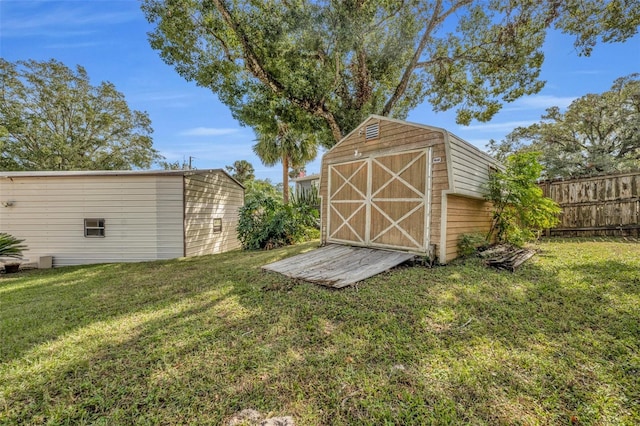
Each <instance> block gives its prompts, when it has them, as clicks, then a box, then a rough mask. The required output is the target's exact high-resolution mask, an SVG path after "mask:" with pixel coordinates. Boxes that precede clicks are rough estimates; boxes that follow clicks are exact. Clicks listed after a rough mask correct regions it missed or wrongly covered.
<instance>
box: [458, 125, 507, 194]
mask: <svg viewBox="0 0 640 426" xmlns="http://www.w3.org/2000/svg"><path fill="white" fill-rule="evenodd" d="M449 148H450V156H451V160H450V161H451V172H452V173H451V174H452V176H453V185H452V187H453V188H452V189H453V190H454V192H455V193H457V194H462V195H466V196H470V197H477V198H483V194H484V191H485V189H484V185H485V183H486V182H487V180H488V179H489V167H497V162H496V161H495V160H494V159H493V158H491V157H490V156H489V155H487V154H485V153H484V152H482V151H480V150H479V149H477V148H476V147H474V146H473V145H470V144H469V143H467V142H465V141H463V140H461V139H460V138H458V137H456V136H454V135H452V134H449Z"/></svg>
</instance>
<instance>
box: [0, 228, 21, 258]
mask: <svg viewBox="0 0 640 426" xmlns="http://www.w3.org/2000/svg"><path fill="white" fill-rule="evenodd" d="M23 242H24V240H19V239H18V238H16V237H14V236H13V235H9V234H6V233H4V232H0V257H21V256H22V251H23V250H26V249H27V246H25V245H24V244H22V243H23Z"/></svg>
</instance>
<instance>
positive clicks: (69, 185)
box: [0, 175, 184, 266]
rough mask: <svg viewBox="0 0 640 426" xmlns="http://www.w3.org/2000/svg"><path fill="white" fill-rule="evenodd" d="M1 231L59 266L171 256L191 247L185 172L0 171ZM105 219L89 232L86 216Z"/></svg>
mask: <svg viewBox="0 0 640 426" xmlns="http://www.w3.org/2000/svg"><path fill="white" fill-rule="evenodd" d="M7 200H11V201H13V206H10V207H3V206H2V205H1V204H0V232H7V233H10V234H12V235H14V236H16V237H18V238H22V239H25V240H26V241H25V244H26V245H27V246H28V248H29V250H28V251H26V252H25V253H24V256H25V257H27V258H32V259H35V258H36V257H37V256H40V255H52V256H53V262H54V266H65V265H76V264H86V263H106V262H135V261H143V260H155V259H169V258H174V257H180V256H183V254H184V241H183V210H182V205H183V178H182V176H181V175H173V176H172V175H138V176H136V175H130V176H126V175H120V176H100V175H97V176H78V175H76V176H66V177H63V176H48V177H12V178H11V179H9V178H0V202H5V201H7ZM85 218H99V219H105V222H106V223H105V228H106V229H105V234H106V236H105V237H104V238H86V237H85V236H84V219H85Z"/></svg>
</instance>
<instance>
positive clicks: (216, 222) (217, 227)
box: [213, 217, 222, 234]
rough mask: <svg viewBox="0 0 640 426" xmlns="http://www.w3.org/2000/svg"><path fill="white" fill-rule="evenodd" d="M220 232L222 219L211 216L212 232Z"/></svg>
mask: <svg viewBox="0 0 640 426" xmlns="http://www.w3.org/2000/svg"><path fill="white" fill-rule="evenodd" d="M220 232H222V219H221V218H219V217H215V218H213V233H214V234H219V233H220Z"/></svg>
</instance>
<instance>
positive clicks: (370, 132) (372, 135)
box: [364, 123, 380, 141]
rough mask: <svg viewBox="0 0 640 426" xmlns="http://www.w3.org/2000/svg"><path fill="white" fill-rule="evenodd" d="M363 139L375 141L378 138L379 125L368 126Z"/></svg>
mask: <svg viewBox="0 0 640 426" xmlns="http://www.w3.org/2000/svg"><path fill="white" fill-rule="evenodd" d="M365 132H366V133H365V139H364V140H366V141H368V140H371V139H376V138H377V137H378V136H380V123H375V124H369V125H368V126H367V128H366V131H365Z"/></svg>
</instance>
